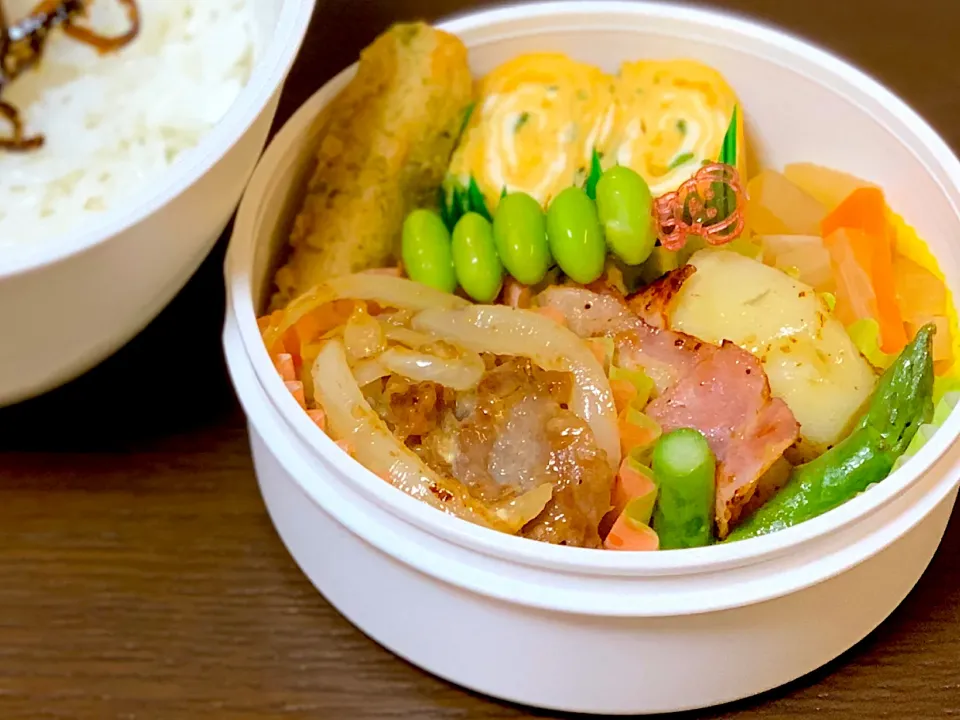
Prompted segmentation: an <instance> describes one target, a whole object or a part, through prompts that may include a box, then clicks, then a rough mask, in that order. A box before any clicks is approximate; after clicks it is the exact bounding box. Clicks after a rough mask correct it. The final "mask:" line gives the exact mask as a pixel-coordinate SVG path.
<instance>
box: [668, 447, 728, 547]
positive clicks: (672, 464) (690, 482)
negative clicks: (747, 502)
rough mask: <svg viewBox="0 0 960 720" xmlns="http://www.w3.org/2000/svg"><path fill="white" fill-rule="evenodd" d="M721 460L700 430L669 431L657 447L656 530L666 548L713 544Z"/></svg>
mask: <svg viewBox="0 0 960 720" xmlns="http://www.w3.org/2000/svg"><path fill="white" fill-rule="evenodd" d="M716 470H717V463H716V459H715V458H714V456H713V452H712V451H711V450H710V446H709V445H708V444H707V439H706V438H705V437H704V436H703V435H702V434H701V433H700V432H699V431H697V430H694V429H692V428H681V429H679V430H674V431H673V432H670V433H667V434H666V435H664V436H663V437H661V438H660V440H659V441H658V442H657V445H656V447H655V448H654V449H653V474H654V477H655V478H656V481H657V485H658V487H659V492H660V495H659V499H658V500H657V507H656V508H655V509H654V511H653V529H654V530H656V531H657V535H658V536H659V537H660V547H661V548H662V549H664V550H671V549H678V548H693V547H702V546H704V545H709V544H710V541H711V540H712V539H713V515H714V502H715V501H714V497H715V494H716V479H715V475H716Z"/></svg>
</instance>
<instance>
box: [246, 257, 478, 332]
mask: <svg viewBox="0 0 960 720" xmlns="http://www.w3.org/2000/svg"><path fill="white" fill-rule="evenodd" d="M339 299H349V300H372V301H374V302H376V303H377V304H379V305H383V306H384V307H392V308H397V309H398V310H415V311H419V310H426V309H427V308H450V309H452V308H458V307H464V306H466V305H469V303H468V302H467V301H466V300H464V299H463V298H461V297H457V296H456V295H452V294H450V293H445V292H443V291H441V290H436V289H434V288H432V287H429V286H427V285H421V284H420V283H417V282H414V281H413V280H406V279H404V278H398V277H390V276H389V275H370V274H364V273H356V274H354V275H344V276H343V277H338V278H333V279H332V280H328V281H327V282H325V283H322V284H320V285H317V286H316V287H314V288H312V289H310V290H307V291H306V292H305V293H303V294H302V295H300V296H299V297H298V298H296V299H295V300H294V301H293V302H291V303H290V304H289V305H287V307H286V308H285V309H284V310H283V311H282V312H281V314H280V319H279V321H278V322H276V323H271V324H270V326H269V327H267V329H266V330H264V331H263V340H264V343H265V344H266V346H267V347H268V348H272V347H273V346H274V344H275V343H276V342H277V340H279V339H280V338H281V337H283V334H284V333H285V332H286V331H287V330H289V329H290V328H291V327H293V325H294V324H296V322H297V321H298V320H299V319H300V318H302V317H303V316H304V315H306V314H307V313H310V312H312V311H313V310H316V309H317V308H318V307H320V306H321V305H323V304H325V303H328V302H331V301H333V300H339Z"/></svg>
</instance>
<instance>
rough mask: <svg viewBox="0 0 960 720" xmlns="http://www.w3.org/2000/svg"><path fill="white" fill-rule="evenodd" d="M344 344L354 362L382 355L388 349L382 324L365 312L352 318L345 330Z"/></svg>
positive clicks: (357, 313)
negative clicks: (381, 327)
mask: <svg viewBox="0 0 960 720" xmlns="http://www.w3.org/2000/svg"><path fill="white" fill-rule="evenodd" d="M343 344H344V346H345V348H346V351H347V355H349V356H350V357H351V358H353V359H354V360H362V359H364V358H369V357H372V356H374V355H377V354H379V353H382V352H383V351H384V350H385V349H386V347H387V343H386V340H384V337H383V330H381V329H380V323H378V322H377V321H376V320H375V319H374V318H372V317H370V315H368V314H367V312H366V311H364V310H361V311H359V312H354V313H353V315H351V316H350V319H349V320H348V321H347V324H346V325H345V326H344V328H343Z"/></svg>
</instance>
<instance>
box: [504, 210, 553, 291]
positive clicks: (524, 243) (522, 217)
mask: <svg viewBox="0 0 960 720" xmlns="http://www.w3.org/2000/svg"><path fill="white" fill-rule="evenodd" d="M493 240H494V242H495V243H496V248H497V253H498V254H499V255H500V260H501V262H503V265H504V267H505V268H506V269H507V272H508V273H510V274H511V275H513V277H514V278H516V279H517V281H519V282H521V283H523V284H524V285H536V284H537V283H538V282H540V281H541V280H543V276H544V275H546V274H547V270H548V269H549V268H550V266H551V265H552V264H553V259H552V258H551V257H550V248H549V246H548V245H547V226H546V222H545V221H544V217H543V210H542V209H541V207H540V203H538V202H537V201H536V200H535V199H533V198H532V197H531V196H529V195H527V194H526V193H519V192H518V193H509V194H508V195H506V196H505V197H503V198H502V199H501V200H500V205H499V206H498V207H497V211H496V213H495V214H494V216H493Z"/></svg>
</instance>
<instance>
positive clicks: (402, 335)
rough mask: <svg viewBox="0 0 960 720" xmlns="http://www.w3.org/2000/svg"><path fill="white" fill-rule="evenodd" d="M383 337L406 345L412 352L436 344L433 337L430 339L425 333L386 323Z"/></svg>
mask: <svg viewBox="0 0 960 720" xmlns="http://www.w3.org/2000/svg"><path fill="white" fill-rule="evenodd" d="M383 336H384V337H385V338H386V339H387V340H390V341H392V342H396V343H400V344H401V345H406V346H407V347H408V348H413V349H414V350H418V349H420V348H423V347H427V346H428V345H432V344H434V343H435V342H437V339H436V338H435V337H431V336H430V335H427V334H426V333H422V332H417V331H416V330H411V329H410V328H407V327H400V326H398V325H391V324H388V323H384V324H383Z"/></svg>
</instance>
